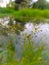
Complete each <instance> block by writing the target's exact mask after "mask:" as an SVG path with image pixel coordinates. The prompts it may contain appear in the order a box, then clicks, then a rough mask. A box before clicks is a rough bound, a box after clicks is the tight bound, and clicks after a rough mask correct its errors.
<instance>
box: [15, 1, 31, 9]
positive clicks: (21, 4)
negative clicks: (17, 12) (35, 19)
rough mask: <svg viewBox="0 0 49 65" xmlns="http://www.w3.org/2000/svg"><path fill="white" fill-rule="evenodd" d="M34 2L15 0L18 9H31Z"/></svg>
mask: <svg viewBox="0 0 49 65" xmlns="http://www.w3.org/2000/svg"><path fill="white" fill-rule="evenodd" d="M31 1H32V0H15V3H16V5H17V7H18V9H21V8H24V7H30V4H31Z"/></svg>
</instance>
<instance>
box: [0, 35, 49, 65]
mask: <svg viewBox="0 0 49 65" xmlns="http://www.w3.org/2000/svg"><path fill="white" fill-rule="evenodd" d="M26 39H27V40H28V42H26ZM11 44H12V42H10V45H8V50H7V51H6V52H9V54H8V53H7V55H6V52H4V53H3V54H5V55H6V56H5V57H7V60H8V62H4V63H3V64H1V65H45V64H46V65H49V62H48V60H46V61H45V59H44V56H43V52H44V50H45V46H44V45H41V46H34V42H33V41H31V36H27V37H25V38H24V43H23V44H22V46H21V47H22V51H21V53H22V57H21V58H20V59H19V60H18V59H14V57H13V54H14V53H15V51H13V52H12V48H13V47H12V46H11ZM11 47H12V48H11ZM5 57H4V58H5Z"/></svg>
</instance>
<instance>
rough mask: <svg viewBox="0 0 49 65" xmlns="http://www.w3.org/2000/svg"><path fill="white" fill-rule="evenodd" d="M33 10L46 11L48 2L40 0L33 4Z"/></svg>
mask: <svg viewBox="0 0 49 65" xmlns="http://www.w3.org/2000/svg"><path fill="white" fill-rule="evenodd" d="M33 8H39V9H45V8H46V0H38V1H37V2H35V3H34V4H33Z"/></svg>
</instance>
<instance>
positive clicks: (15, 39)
mask: <svg viewBox="0 0 49 65" xmlns="http://www.w3.org/2000/svg"><path fill="white" fill-rule="evenodd" d="M14 22H15V21H14ZM8 23H9V20H8V21H7V22H6V21H5V22H4V23H3V22H2V23H1V24H2V25H3V24H5V25H3V26H6V27H7V26H8ZM14 25H15V23H14ZM0 29H1V28H0ZM25 35H26V36H28V35H31V40H32V41H33V42H34V44H35V45H37V46H38V45H42V44H44V45H45V46H46V50H45V51H44V54H45V55H46V56H45V57H47V53H49V23H44V24H43V23H39V24H34V23H32V22H29V23H26V24H25V25H24V30H23V31H21V32H20V34H19V35H17V34H16V33H15V32H14V33H13V32H12V33H7V35H4V34H0V52H2V51H4V50H6V49H7V46H8V44H9V42H11V43H12V45H13V46H14V47H15V51H16V52H15V58H17V59H18V58H20V57H21V50H22V47H21V45H22V44H23V43H24V37H25ZM27 42H28V41H26V43H27ZM16 55H17V56H16ZM48 57H49V56H48Z"/></svg>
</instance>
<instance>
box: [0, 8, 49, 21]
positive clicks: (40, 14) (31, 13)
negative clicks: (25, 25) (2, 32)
mask: <svg viewBox="0 0 49 65" xmlns="http://www.w3.org/2000/svg"><path fill="white" fill-rule="evenodd" d="M5 16H9V17H12V18H14V19H17V20H20V21H23V22H27V21H30V20H33V21H34V20H37V21H38V20H41V19H49V10H39V9H31V8H28V9H26V8H25V9H21V10H17V11H16V10H13V9H10V8H0V17H5Z"/></svg>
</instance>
